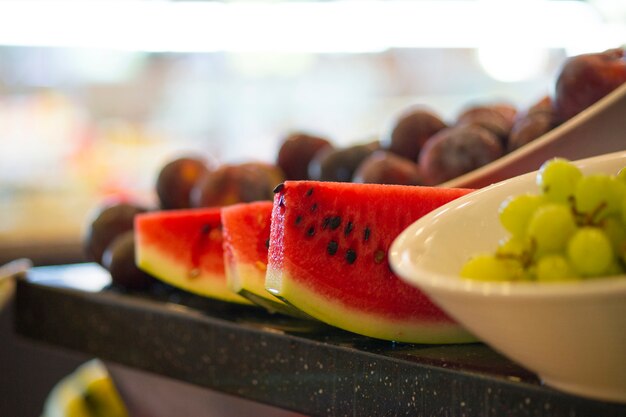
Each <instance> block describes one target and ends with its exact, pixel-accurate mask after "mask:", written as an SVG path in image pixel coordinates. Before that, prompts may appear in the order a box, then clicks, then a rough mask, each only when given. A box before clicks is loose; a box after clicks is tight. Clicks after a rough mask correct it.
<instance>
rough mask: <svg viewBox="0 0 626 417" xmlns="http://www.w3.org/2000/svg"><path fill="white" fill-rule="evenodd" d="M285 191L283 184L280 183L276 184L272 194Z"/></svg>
mask: <svg viewBox="0 0 626 417" xmlns="http://www.w3.org/2000/svg"><path fill="white" fill-rule="evenodd" d="M284 189H285V184H283V183H282V182H281V183H280V184H278V185H277V186H276V187H275V188H274V194H276V193H280V192H281V191H282V190H284Z"/></svg>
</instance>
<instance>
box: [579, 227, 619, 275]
mask: <svg viewBox="0 0 626 417" xmlns="http://www.w3.org/2000/svg"><path fill="white" fill-rule="evenodd" d="M567 258H568V260H569V261H570V263H571V264H572V266H573V267H574V270H575V271H576V272H578V273H579V274H580V275H583V276H587V277H591V276H601V275H604V274H605V273H606V272H607V271H608V269H609V267H610V266H611V263H613V262H614V256H613V248H612V247H611V242H610V241H609V238H608V237H607V236H606V234H605V233H604V232H603V231H602V230H601V229H599V228H597V227H582V228H580V229H578V231H576V233H575V234H574V235H573V236H572V238H571V239H570V240H569V242H568V244H567Z"/></svg>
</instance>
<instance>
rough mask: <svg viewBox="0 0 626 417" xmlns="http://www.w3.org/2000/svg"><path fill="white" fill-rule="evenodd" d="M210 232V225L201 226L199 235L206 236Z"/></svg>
mask: <svg viewBox="0 0 626 417" xmlns="http://www.w3.org/2000/svg"><path fill="white" fill-rule="evenodd" d="M210 231H211V225H210V224H203V225H202V229H200V234H203V235H208V234H209V232H210Z"/></svg>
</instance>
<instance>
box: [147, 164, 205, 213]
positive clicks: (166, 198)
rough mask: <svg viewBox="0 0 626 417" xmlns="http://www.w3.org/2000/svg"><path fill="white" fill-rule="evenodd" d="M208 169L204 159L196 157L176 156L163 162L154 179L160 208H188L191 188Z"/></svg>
mask: <svg viewBox="0 0 626 417" xmlns="http://www.w3.org/2000/svg"><path fill="white" fill-rule="evenodd" d="M210 170H211V168H210V167H209V165H208V163H207V161H206V160H204V159H201V158H196V157H182V158H177V159H174V160H173V161H170V162H168V163H167V164H165V165H164V166H163V168H161V171H160V172H159V175H158V177H157V181H156V193H157V196H158V198H159V202H160V206H161V208H162V209H164V210H169V209H183V208H189V207H190V202H189V193H190V192H191V189H192V188H193V186H194V185H195V184H196V182H198V180H199V179H200V178H201V177H203V176H204V175H206V174H207V173H208V172H209V171H210Z"/></svg>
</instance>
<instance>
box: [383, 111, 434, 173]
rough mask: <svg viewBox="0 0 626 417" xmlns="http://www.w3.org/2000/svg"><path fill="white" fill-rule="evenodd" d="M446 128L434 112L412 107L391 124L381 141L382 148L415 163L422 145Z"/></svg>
mask: <svg viewBox="0 0 626 417" xmlns="http://www.w3.org/2000/svg"><path fill="white" fill-rule="evenodd" d="M445 127H446V123H445V122H444V121H443V120H442V119H441V118H440V117H439V116H438V115H437V114H435V112H433V111H431V110H429V109H426V108H422V107H412V108H409V109H407V110H405V111H404V112H402V113H401V114H400V115H399V116H398V117H397V119H396V120H395V121H394V122H393V123H392V124H391V128H390V130H389V132H387V133H385V135H384V137H383V139H382V147H383V148H384V149H387V150H389V151H391V152H393V153H395V154H396V155H399V156H402V157H404V158H407V159H410V160H412V161H417V158H418V155H419V153H420V150H421V149H422V146H424V143H426V141H427V140H428V138H430V137H431V136H433V135H434V134H435V133H437V132H439V131H440V130H441V129H443V128H445Z"/></svg>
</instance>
